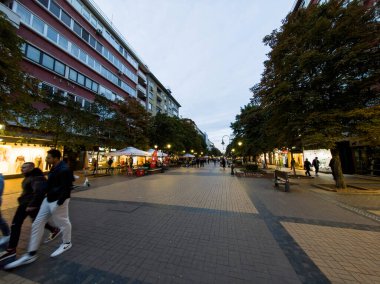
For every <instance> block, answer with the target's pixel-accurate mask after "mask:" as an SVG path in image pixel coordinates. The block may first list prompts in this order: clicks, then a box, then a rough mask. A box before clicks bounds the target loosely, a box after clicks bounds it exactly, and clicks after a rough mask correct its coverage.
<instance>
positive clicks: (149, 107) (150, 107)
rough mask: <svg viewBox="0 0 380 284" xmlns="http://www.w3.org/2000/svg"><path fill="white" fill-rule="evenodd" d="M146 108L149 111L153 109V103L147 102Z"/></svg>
mask: <svg viewBox="0 0 380 284" xmlns="http://www.w3.org/2000/svg"><path fill="white" fill-rule="evenodd" d="M148 109H149V110H150V111H152V110H153V105H152V104H151V103H148Z"/></svg>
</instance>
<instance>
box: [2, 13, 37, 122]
mask: <svg viewBox="0 0 380 284" xmlns="http://www.w3.org/2000/svg"><path fill="white" fill-rule="evenodd" d="M22 44H23V41H22V39H21V38H19V37H18V36H17V34H16V28H15V27H14V26H12V24H10V23H9V21H8V20H6V18H5V17H4V16H3V15H2V14H1V13H0V124H8V123H12V124H19V118H23V121H27V120H28V119H29V118H30V117H31V116H30V112H29V111H30V105H31V103H32V101H33V100H32V98H31V96H30V93H31V92H32V86H33V84H32V82H31V80H30V78H29V77H28V76H27V75H26V74H25V73H24V72H23V71H22V69H21V61H22V51H21V47H22Z"/></svg>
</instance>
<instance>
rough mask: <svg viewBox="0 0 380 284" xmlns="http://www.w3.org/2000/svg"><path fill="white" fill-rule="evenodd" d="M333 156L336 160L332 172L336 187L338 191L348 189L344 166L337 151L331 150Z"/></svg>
mask: <svg viewBox="0 0 380 284" xmlns="http://www.w3.org/2000/svg"><path fill="white" fill-rule="evenodd" d="M331 155H332V158H333V160H334V162H333V164H332V167H331V171H332V172H333V177H334V179H335V186H336V187H337V189H346V182H345V181H344V177H343V172H342V164H341V162H340V158H339V152H338V151H337V150H335V149H331Z"/></svg>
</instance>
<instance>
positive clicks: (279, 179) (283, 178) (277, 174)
mask: <svg viewBox="0 0 380 284" xmlns="http://www.w3.org/2000/svg"><path fill="white" fill-rule="evenodd" d="M280 184H284V185H285V192H288V191H289V190H290V186H289V177H288V173H287V172H282V171H278V170H275V171H274V186H275V187H279V186H280Z"/></svg>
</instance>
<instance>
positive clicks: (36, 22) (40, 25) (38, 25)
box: [32, 16, 45, 34]
mask: <svg viewBox="0 0 380 284" xmlns="http://www.w3.org/2000/svg"><path fill="white" fill-rule="evenodd" d="M32 27H33V28H34V29H35V30H36V31H37V32H39V33H40V34H43V33H44V27H45V23H44V22H43V21H41V20H40V18H38V17H36V16H33V22H32Z"/></svg>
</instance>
